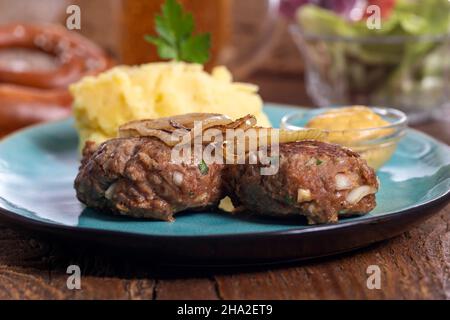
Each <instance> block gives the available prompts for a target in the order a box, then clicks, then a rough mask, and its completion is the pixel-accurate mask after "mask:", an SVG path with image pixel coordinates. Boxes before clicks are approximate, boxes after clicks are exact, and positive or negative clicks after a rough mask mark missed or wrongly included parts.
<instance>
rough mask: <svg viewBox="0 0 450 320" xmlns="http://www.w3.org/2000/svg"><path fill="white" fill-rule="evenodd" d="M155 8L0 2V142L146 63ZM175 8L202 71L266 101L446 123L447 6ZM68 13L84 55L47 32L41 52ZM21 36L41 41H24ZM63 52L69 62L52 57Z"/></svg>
mask: <svg viewBox="0 0 450 320" xmlns="http://www.w3.org/2000/svg"><path fill="white" fill-rule="evenodd" d="M162 2H163V1H162V0H72V1H65V0H40V1H32V0H0V131H1V132H2V133H3V134H5V133H7V132H10V131H12V130H14V129H16V128H17V127H18V126H24V125H27V124H29V123H34V122H39V121H43V120H52V119H57V118H60V117H62V116H66V115H68V114H69V112H70V103H71V101H70V97H67V96H66V95H65V94H66V93H65V88H66V87H67V85H68V84H69V83H70V82H71V81H76V80H78V79H77V77H78V78H79V77H81V76H82V75H85V74H91V73H96V72H100V71H101V70H104V69H106V68H108V67H110V66H112V65H114V64H121V63H125V64H139V63H144V62H149V61H156V60H157V59H158V58H157V55H156V51H155V49H154V47H152V46H151V45H149V44H148V43H146V42H145V41H143V36H144V35H145V34H153V33H154V30H153V24H154V22H153V21H154V20H153V18H154V15H155V14H156V13H157V12H159V10H160V6H161V4H162ZM180 2H181V3H183V5H184V6H185V7H186V8H187V9H188V10H190V11H191V12H193V14H194V16H195V19H196V23H197V25H196V27H197V29H198V31H207V32H211V33H212V37H213V49H212V58H211V60H210V62H209V63H208V65H207V68H210V67H211V66H213V65H217V64H225V65H227V66H228V67H229V68H230V69H231V70H232V72H233V74H234V76H235V78H236V79H237V80H239V81H247V82H252V83H255V84H257V85H258V86H259V87H260V93H261V95H262V97H263V99H264V100H266V101H271V102H279V103H289V104H293V105H301V106H329V105H348V104H365V105H378V106H392V107H396V108H399V109H402V110H404V111H406V112H407V113H408V115H409V116H410V119H411V120H412V122H413V123H426V122H427V121H431V119H433V118H439V119H441V121H445V120H446V119H448V118H450V116H449V111H448V110H449V109H448V108H449V107H448V106H449V101H450V80H449V79H450V36H449V34H450V1H448V0H420V1H417V0H397V1H396V0H376V1H375V0H345V1H343V0H334V1H331V0H312V1H307V0H246V1H238V0H214V1H210V0H180ZM72 4H75V5H78V6H79V8H80V9H81V11H80V18H81V20H80V26H81V29H80V30H74V31H70V32H69V33H73V32H77V33H80V34H81V35H83V36H84V37H86V38H87V39H89V40H90V42H92V46H93V47H92V48H91V47H89V45H87V44H85V43H82V42H80V41H81V40H80V39H70V37H68V36H67V35H66V34H65V33H64V32H60V31H54V33H52V35H51V36H49V37H47V38H48V39H50V40H49V41H47V43H48V42H52V41H53V42H55V43H56V42H57V44H56V45H55V48H57V49H55V50H53V49H48V50H47V49H46V48H45V37H44V40H42V37H41V38H40V37H39V32H41V33H43V34H45V33H46V29H45V28H47V27H48V26H49V25H48V24H59V25H61V26H65V25H66V23H67V19H68V18H70V17H71V15H72V14H73V12H72V11H70V12H67V8H68V6H69V5H72ZM374 5H375V6H376V7H375V9H374V8H373V6H374ZM371 6H372V7H371ZM377 8H379V11H377ZM24 24H27V25H30V24H31V25H39V26H40V27H41V29H39V30H38V31H36V30H34V31H32V32H31V31H30V32H29V31H28V29H22V28H21V26H22V25H24ZM42 24H46V26H44V27H42ZM65 31H67V30H65ZM33 32H34V33H33ZM29 33H30V37H28V35H29ZM50 33H51V32H50ZM66 38H67V39H68V40H67V41H65V39H66ZM48 39H47V40H48ZM55 39H56V40H55ZM61 39H62V40H63V41H61ZM41 40H42V41H41ZM66 42H67V43H69V44H68V45H66V47H67V48H69V49H70V50H69V49H67V48H64V46H63V45H61V44H66ZM97 46H98V47H99V48H102V49H103V50H104V51H105V53H101V54H100V53H99V52H98V51H96V50H97V49H96V47H97ZM61 48H62V49H61ZM77 48H81V49H80V50H84V51H85V52H84V53H83V57H84V59H85V60H86V61H85V62H86V63H85V66H84V67H83V68H84V69H83V68H82V69H83V70H82V72H81V71H80V72H79V73H77V75H78V76H75V75H74V74H73V73H74V72H72V71H73V70H75V69H76V68H75V67H74V65H75V64H76V62H77V61H78V63H80V61H79V59H78V60H77V59H75V58H73V59H72V56H71V55H70V54H67V53H70V52H76V49H77ZM101 55H103V56H101ZM67 56H68V57H69V58H67ZM65 57H66V58H65ZM64 59H66V60H67V61H64ZM72 60H73V61H72ZM61 61H62V62H61ZM68 61H69V62H70V63H69V62H68ZM105 61H106V62H105ZM72 62H73V64H71V63H72ZM93 62H95V63H94V64H96V67H92V66H91V65H92V63H93ZM89 63H90V64H89ZM100 64H101V66H99V65H100ZM62 66H64V67H67V70H65V71H64V70H63V71H64V72H63V71H61V70H60V69H61V68H62ZM55 72H59V73H58V75H59V74H60V73H62V74H63V75H64V76H65V78H64V79H65V81H59V80H58V79H56V80H55V81H53V82H52V83H50V82H46V83H41V82H40V79H39V75H41V77H40V78H46V77H43V76H42V75H44V74H47V75H51V76H54V75H55ZM71 72H72V73H71ZM36 75H37V76H36ZM33 76H34V78H33ZM30 79H32V80H30ZM41 80H42V79H41ZM48 105H51V108H48V109H45V107H46V106H48ZM59 106H62V109H61V110H62V111H61V110H60V109H58V107H59ZM17 119H19V120H17ZM15 122H17V123H15Z"/></svg>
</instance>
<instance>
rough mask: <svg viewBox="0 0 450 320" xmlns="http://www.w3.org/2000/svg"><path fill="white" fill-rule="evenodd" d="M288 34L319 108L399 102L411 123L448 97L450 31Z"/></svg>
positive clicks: (296, 30)
mask: <svg viewBox="0 0 450 320" xmlns="http://www.w3.org/2000/svg"><path fill="white" fill-rule="evenodd" d="M290 32H291V34H292V37H293V39H294V41H295V42H296V44H297V46H298V48H299V49H300V52H301V54H302V56H303V60H304V62H305V82H306V87H307V91H308V94H309V95H310V96H311V98H312V99H313V100H314V102H315V103H316V104H317V105H319V106H321V107H325V106H330V105H355V104H359V105H377V106H393V105H395V106H397V107H398V108H399V109H401V110H403V111H404V112H405V113H407V114H408V118H409V120H410V122H411V123H417V122H422V121H424V120H427V119H428V118H430V116H432V115H433V114H435V113H439V111H440V110H442V108H444V106H445V105H446V103H448V101H450V59H449V57H450V34H443V35H436V36H432V35H429V36H425V35H424V36H392V35H391V36H373V37H341V36H322V35H317V34H307V33H304V32H303V31H302V29H301V28H300V26H298V25H297V24H292V25H291V27H290Z"/></svg>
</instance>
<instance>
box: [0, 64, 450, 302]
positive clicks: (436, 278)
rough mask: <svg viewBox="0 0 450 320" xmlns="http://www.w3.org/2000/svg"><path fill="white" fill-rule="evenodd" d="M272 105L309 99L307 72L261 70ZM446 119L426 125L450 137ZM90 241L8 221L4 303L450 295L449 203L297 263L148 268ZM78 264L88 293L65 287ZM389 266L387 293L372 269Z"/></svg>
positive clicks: (0, 290)
mask: <svg viewBox="0 0 450 320" xmlns="http://www.w3.org/2000/svg"><path fill="white" fill-rule="evenodd" d="M248 80H249V81H252V82H255V83H257V84H258V85H260V87H261V93H262V96H263V97H264V99H265V100H266V101H277V102H283V103H291V104H298V105H311V101H310V100H309V99H308V98H307V95H306V92H305V90H304V83H303V80H302V78H301V76H300V75H299V76H298V77H297V76H295V75H286V76H284V75H279V74H275V73H273V72H272V71H267V72H262V71H261V72H257V73H256V74H254V75H253V76H252V77H251V78H249V79H248ZM449 127H450V126H448V123H447V122H445V121H440V122H437V121H436V122H430V123H427V124H423V125H421V126H419V127H418V128H419V129H420V130H423V131H425V132H429V133H431V134H432V135H434V136H435V137H437V138H439V139H441V140H442V141H445V142H447V143H450V132H449V131H448V130H449V129H448V128H449ZM93 249H94V250H95V248H89V245H87V246H86V245H85V246H82V245H81V244H79V243H60V242H55V241H50V240H44V239H40V237H39V235H36V234H30V233H28V232H25V231H21V230H17V229H12V228H10V227H7V226H4V225H2V224H0V299H379V298H381V299H415V298H418V299H450V204H448V205H447V206H446V207H445V209H443V210H441V211H440V212H439V213H438V214H436V215H435V216H433V217H432V218H431V219H429V220H427V221H426V222H424V223H422V224H421V225H420V226H417V227H416V228H413V229H411V230H410V231H408V232H406V233H404V234H402V235H401V236H398V237H397V238H394V239H392V240H388V241H385V242H382V243H380V244H376V245H373V246H371V247H369V248H365V249H361V250H358V251H356V252H352V253H348V254H345V255H340V256H338V257H330V258H326V259H320V260H316V261H311V262H303V263H297V264H294V265H289V266H286V265H285V266H278V267H264V268H262V267H259V268H248V267H246V268H233V269H209V270H208V269H205V270H202V269H198V268H186V267H178V268H177V267H167V266H155V265H149V264H148V263H144V262H142V261H139V260H134V259H129V258H128V257H127V258H123V257H121V256H118V257H117V256H113V255H110V254H109V253H106V252H101V251H100V252H99V251H94V250H93ZM71 264H75V265H79V266H80V268H81V272H82V282H81V290H69V289H67V286H66V281H67V276H68V275H67V274H66V270H67V267H68V266H69V265H71ZM369 265H378V266H379V267H380V269H381V271H382V283H381V289H380V290H369V289H367V286H366V280H367V274H366V269H367V267H368V266H369Z"/></svg>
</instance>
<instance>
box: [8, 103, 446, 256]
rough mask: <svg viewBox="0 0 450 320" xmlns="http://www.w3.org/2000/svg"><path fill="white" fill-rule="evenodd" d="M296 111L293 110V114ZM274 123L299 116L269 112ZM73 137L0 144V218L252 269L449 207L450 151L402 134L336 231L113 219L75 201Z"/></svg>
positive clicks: (362, 238)
mask: <svg viewBox="0 0 450 320" xmlns="http://www.w3.org/2000/svg"><path fill="white" fill-rule="evenodd" d="M296 110H298V109H296ZM265 111H266V112H267V114H268V115H269V117H270V119H271V121H272V123H273V124H275V125H277V124H279V123H280V120H281V118H282V116H283V115H285V114H287V113H290V112H293V111H295V109H292V108H289V107H286V106H276V105H270V104H269V105H267V106H266V107H265ZM78 162H79V156H78V154H77V135H76V132H75V130H74V128H73V121H72V120H66V121H62V122H56V123H50V124H45V125H41V126H35V127H32V128H30V129H26V130H23V131H20V132H19V133H16V134H14V135H11V136H9V137H8V138H6V139H4V140H3V141H2V142H1V143H0V211H1V213H0V216H1V217H3V218H5V219H7V220H8V221H10V222H13V223H18V224H20V225H22V226H24V227H28V228H31V229H35V230H40V231H45V232H47V233H50V234H53V235H57V236H63V237H70V238H76V239H80V240H83V241H89V242H91V243H92V244H103V245H105V244H106V245H108V246H110V247H111V246H112V247H114V248H122V249H126V250H127V251H137V252H139V253H141V254H142V253H143V254H145V255H146V256H149V257H152V258H153V259H157V260H158V261H163V260H164V261H165V260H172V261H173V260H175V261H177V262H186V263H188V262H196V263H235V262H242V263H247V262H248V263H255V262H269V261H279V260H293V259H305V258H311V257H317V256H323V255H329V254H334V253H338V252H343V251H347V250H351V249H354V248H358V247H362V246H365V245H368V244H370V243H374V242H376V241H380V240H383V239H386V238H389V237H392V236H395V235H397V234H399V233H401V232H403V231H405V230H406V229H407V228H409V227H411V226H412V225H413V224H415V223H420V222H421V221H423V220H424V219H425V218H427V217H429V216H430V215H431V214H433V213H434V212H435V211H436V210H437V209H439V208H440V207H441V206H443V205H444V204H445V203H446V202H447V201H448V200H449V189H450V150H449V147H448V146H446V145H444V144H442V143H440V142H438V141H436V140H434V139H433V138H431V137H429V136H427V135H425V134H422V133H419V132H417V131H415V130H408V133H407V135H406V136H405V138H404V139H403V140H402V141H401V142H400V144H399V147H398V150H397V151H396V153H395V155H394V156H393V158H392V159H391V160H390V161H389V162H388V163H387V164H386V165H385V166H384V167H383V168H382V169H381V170H380V171H379V172H378V176H379V178H380V181H381V189H380V191H379V193H378V194H377V203H378V206H377V207H376V209H375V210H374V211H373V212H371V213H370V214H368V215H366V216H363V217H356V218H348V219H344V220H342V221H340V222H339V223H337V224H332V225H320V226H307V225H303V224H301V223H302V222H299V221H286V220H277V219H273V218H248V217H246V218H244V217H238V216H231V215H227V214H221V213H214V212H204V213H184V214H179V215H178V216H177V219H176V221H175V222H174V223H168V222H159V221H146V220H136V219H131V218H126V217H115V216H111V215H108V214H103V213H100V212H96V211H94V210H91V209H85V208H84V207H83V206H82V205H81V204H80V203H79V202H78V201H77V199H76V198H75V192H74V189H73V180H74V178H75V175H76V173H77V168H78Z"/></svg>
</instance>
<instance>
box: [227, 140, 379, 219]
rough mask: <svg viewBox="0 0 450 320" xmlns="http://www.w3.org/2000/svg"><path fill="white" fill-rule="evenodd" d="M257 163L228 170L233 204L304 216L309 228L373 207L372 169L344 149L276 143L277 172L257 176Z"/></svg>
mask: <svg viewBox="0 0 450 320" xmlns="http://www.w3.org/2000/svg"><path fill="white" fill-rule="evenodd" d="M260 167H261V165H258V164H255V165H248V164H247V165H238V166H228V167H227V172H228V173H227V175H228V177H229V179H228V182H227V184H228V189H229V192H230V196H231V197H232V200H233V203H234V204H235V206H238V207H240V208H243V209H245V210H246V211H249V212H253V213H257V214H265V215H274V216H288V215H304V216H306V218H307V219H308V222H309V223H311V224H314V223H330V222H336V221H337V220H338V217H339V216H344V215H352V214H364V213H367V212H369V211H371V210H372V209H373V208H374V207H375V205H376V203H375V195H374V193H375V192H376V190H377V189H378V181H377V178H376V175H375V172H374V170H373V169H371V168H370V167H368V166H367V164H366V162H365V161H364V160H363V159H362V158H360V156H359V155H358V154H356V153H354V152H352V151H350V150H348V149H345V148H342V147H339V146H336V145H332V144H327V143H322V142H316V141H302V142H293V143H286V144H281V145H280V160H279V171H278V173H277V174H275V175H268V176H263V175H261V174H260Z"/></svg>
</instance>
